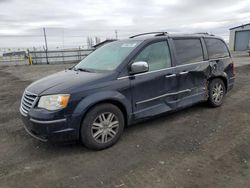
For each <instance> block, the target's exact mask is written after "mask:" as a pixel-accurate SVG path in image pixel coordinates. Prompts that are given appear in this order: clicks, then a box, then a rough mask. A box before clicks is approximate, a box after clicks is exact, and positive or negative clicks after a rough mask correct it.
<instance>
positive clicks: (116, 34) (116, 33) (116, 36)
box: [115, 30, 118, 40]
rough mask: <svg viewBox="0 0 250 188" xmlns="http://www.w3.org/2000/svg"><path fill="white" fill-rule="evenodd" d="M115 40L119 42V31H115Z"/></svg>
mask: <svg viewBox="0 0 250 188" xmlns="http://www.w3.org/2000/svg"><path fill="white" fill-rule="evenodd" d="M115 39H116V40H117V39H118V31H117V30H115Z"/></svg>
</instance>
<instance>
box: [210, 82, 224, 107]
mask: <svg viewBox="0 0 250 188" xmlns="http://www.w3.org/2000/svg"><path fill="white" fill-rule="evenodd" d="M223 95H224V90H223V86H222V85H221V84H220V83H216V84H215V85H214V88H213V93H212V96H213V100H214V101H215V102H216V103H220V101H221V100H222V98H223Z"/></svg>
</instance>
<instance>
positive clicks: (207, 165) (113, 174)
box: [0, 59, 250, 188]
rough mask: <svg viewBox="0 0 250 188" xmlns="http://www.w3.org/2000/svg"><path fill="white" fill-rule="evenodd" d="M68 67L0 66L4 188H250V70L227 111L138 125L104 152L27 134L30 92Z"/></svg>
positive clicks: (205, 110) (240, 75)
mask: <svg viewBox="0 0 250 188" xmlns="http://www.w3.org/2000/svg"><path fill="white" fill-rule="evenodd" d="M239 61H240V59H239ZM248 61H249V59H248ZM64 67H68V65H63V66H62V65H60V66H58V65H50V66H47V65H44V66H17V67H0V85H1V86H0V88H1V89H0V106H1V108H0V187H1V188H5V187H7V188H8V187H25V188H26V187H53V188H54V187H84V188H87V187H136V188H138V187H143V188H147V187H164V188H165V187H190V188H193V187H232V188H235V187H250V115H249V114H250V66H249V65H245V66H241V67H238V68H237V69H236V72H237V78H236V83H235V87H234V89H233V90H232V91H231V92H230V93H228V95H227V97H226V100H225V101H224V105H223V106H222V107H220V108H216V109H213V108H209V107H208V106H206V105H205V104H199V105H196V106H194V107H191V108H188V109H185V110H182V111H179V112H176V113H173V114H171V115H167V116H163V117H160V118H157V119H155V120H151V121H147V122H144V123H141V124H137V125H134V126H132V127H129V128H127V129H126V130H125V132H124V135H123V137H122V138H121V140H120V142H118V144H116V145H115V146H114V147H112V148H109V149H107V150H104V151H99V152H95V151H89V150H87V149H86V148H84V147H82V146H81V145H80V144H77V143H76V144H75V143H74V144H67V145H50V144H44V143H40V142H39V141H37V140H35V139H33V138H31V137H30V136H29V135H27V134H26V132H25V131H24V129H23V124H22V122H21V120H20V115H19V112H18V109H19V104H20V98H21V95H22V92H23V90H24V88H25V87H26V86H27V85H28V84H29V83H31V81H32V80H36V79H38V78H40V77H42V76H44V75H47V74H50V73H52V72H56V71H58V70H61V69H63V68H64Z"/></svg>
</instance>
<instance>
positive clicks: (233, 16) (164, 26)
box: [0, 0, 250, 48]
mask: <svg viewBox="0 0 250 188" xmlns="http://www.w3.org/2000/svg"><path fill="white" fill-rule="evenodd" d="M0 8H1V11H0V47H1V48H3V47H32V46H36V47H39V46H43V37H42V35H43V32H42V27H46V29H47V34H48V45H49V47H51V48H54V47H56V46H60V47H61V46H62V45H63V44H64V46H65V47H76V46H82V45H85V44H86V37H87V36H93V37H94V36H99V37H101V39H104V38H105V37H109V38H112V37H114V36H115V34H114V30H116V29H117V30H118V36H119V38H125V37H128V36H129V35H131V34H136V33H139V32H146V31H160V30H166V31H169V32H186V33H191V32H204V31H207V32H211V33H214V34H217V35H220V36H222V37H223V38H225V39H226V40H228V34H229V31H228V29H229V28H230V27H233V26H237V25H240V24H245V23H249V22H250V0H238V1H236V0H185V1H184V0H171V1H170V0H169V1H166V0H71V1H69V0H0Z"/></svg>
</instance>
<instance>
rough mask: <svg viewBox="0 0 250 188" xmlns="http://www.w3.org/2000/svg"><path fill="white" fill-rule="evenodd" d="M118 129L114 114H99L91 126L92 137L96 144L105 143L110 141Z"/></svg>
mask: <svg viewBox="0 0 250 188" xmlns="http://www.w3.org/2000/svg"><path fill="white" fill-rule="evenodd" d="M118 129H119V121H118V119H117V117H116V116H115V114H113V113H111V112H105V113H102V114H100V115H99V116H98V117H97V118H96V119H95V120H94V123H93V124H92V127H91V131H92V136H93V138H94V139H95V141H96V142H98V143H102V144H103V143H107V142H109V141H110V140H112V139H113V138H114V137H115V135H116V134H117V132H118Z"/></svg>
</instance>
